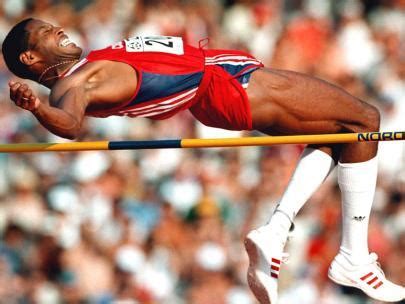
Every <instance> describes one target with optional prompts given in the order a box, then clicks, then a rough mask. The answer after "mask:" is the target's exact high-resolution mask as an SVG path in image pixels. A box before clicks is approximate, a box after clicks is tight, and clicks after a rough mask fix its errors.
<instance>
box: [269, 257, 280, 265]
mask: <svg viewBox="0 0 405 304" xmlns="http://www.w3.org/2000/svg"><path fill="white" fill-rule="evenodd" d="M271 261H272V262H273V263H276V264H281V261H280V260H277V259H275V258H272V259H271Z"/></svg>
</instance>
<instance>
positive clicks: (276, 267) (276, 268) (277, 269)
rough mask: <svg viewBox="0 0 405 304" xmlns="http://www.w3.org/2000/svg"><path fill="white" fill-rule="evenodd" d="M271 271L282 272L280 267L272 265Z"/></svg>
mask: <svg viewBox="0 0 405 304" xmlns="http://www.w3.org/2000/svg"><path fill="white" fill-rule="evenodd" d="M271 270H276V271H279V270H280V267H278V266H275V265H271Z"/></svg>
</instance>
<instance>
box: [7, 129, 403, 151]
mask: <svg viewBox="0 0 405 304" xmlns="http://www.w3.org/2000/svg"><path fill="white" fill-rule="evenodd" d="M397 140H405V131H395V132H366V133H346V134H315V135H292V136H262V137H260V136H258V137H242V138H215V139H214V138H209V139H203V138H198V139H165V140H136V141H94V142H69V143H19V144H0V153H19V152H49V151H59V152H62V151H65V152H67V151H89V150H138V149H168V148H212V147H240V146H269V145H284V144H334V143H353V142H371V141H397Z"/></svg>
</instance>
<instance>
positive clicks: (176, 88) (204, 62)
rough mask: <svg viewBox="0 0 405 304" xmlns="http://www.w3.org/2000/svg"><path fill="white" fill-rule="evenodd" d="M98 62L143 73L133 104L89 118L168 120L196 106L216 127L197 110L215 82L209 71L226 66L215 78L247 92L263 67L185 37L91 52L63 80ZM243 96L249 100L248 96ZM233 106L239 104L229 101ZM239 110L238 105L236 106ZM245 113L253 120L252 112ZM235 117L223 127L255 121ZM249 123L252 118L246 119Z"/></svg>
mask: <svg viewBox="0 0 405 304" xmlns="http://www.w3.org/2000/svg"><path fill="white" fill-rule="evenodd" d="M98 60H110V61H119V62H124V63H126V64H128V65H130V66H132V67H133V68H134V69H135V70H136V71H137V74H138V84H137V88H136V91H135V94H134V96H133V97H132V98H131V99H130V100H129V101H127V102H124V103H122V104H120V105H118V106H116V107H114V108H112V109H108V110H103V111H93V112H89V111H88V112H86V115H88V116H95V117H107V116H111V115H125V116H131V117H148V118H152V119H165V118H168V117H171V116H173V115H174V114H176V113H178V112H179V111H182V110H185V109H188V108H190V107H193V108H194V111H193V110H192V113H193V114H195V113H200V114H199V115H197V114H195V116H196V117H197V119H200V117H201V119H200V121H202V122H203V123H205V124H208V125H215V124H216V123H215V122H213V123H210V122H209V121H208V120H210V119H209V118H203V117H202V116H203V115H202V114H204V113H202V111H198V110H195V108H196V106H198V105H196V103H198V102H197V101H198V100H201V99H202V97H203V95H205V91H207V89H208V86H209V85H210V83H209V82H210V81H209V79H208V78H210V79H211V78H212V77H211V76H212V75H211V76H210V77H208V76H207V75H208V74H212V73H207V71H208V70H210V71H211V70H213V68H214V66H215V67H220V69H221V71H220V72H218V71H217V72H215V74H218V73H221V72H222V71H223V72H224V75H225V78H227V77H228V76H229V77H230V78H235V79H237V81H236V83H237V86H240V87H242V86H245V85H247V82H248V80H249V75H250V72H252V71H253V70H255V69H257V68H258V67H260V66H262V64H261V63H260V62H259V61H257V60H256V59H255V58H253V57H252V56H250V55H249V54H247V53H244V52H240V51H228V50H227V51H225V50H224V51H221V50H203V49H201V48H195V47H192V46H189V45H186V44H184V43H183V40H182V39H181V38H179V37H169V36H151V37H145V36H137V37H133V38H129V39H126V40H123V41H120V42H118V43H116V44H114V45H111V46H109V47H106V48H104V49H101V50H95V51H92V52H90V53H89V54H88V56H87V57H86V58H84V59H82V60H81V61H80V62H79V63H77V64H76V65H74V66H73V67H72V68H71V69H70V70H69V71H68V72H67V73H66V74H65V75H64V76H63V77H67V76H69V75H71V74H72V73H73V72H74V71H76V70H77V69H79V68H80V67H81V66H83V65H84V64H86V63H87V62H93V61H98ZM226 75H227V76H226ZM239 84H240V85H239ZM205 97H207V96H205ZM242 97H243V98H244V99H246V96H242ZM213 98H214V99H215V97H213ZM205 99H207V98H205ZM208 99H211V97H209V98H208ZM231 102H232V103H233V101H229V103H231ZM245 103H246V102H245ZM233 106H235V104H234V105H232V106H231V105H230V107H233ZM244 106H245V105H244ZM245 112H246V115H250V109H248V110H247V111H245ZM232 115H233V114H232ZM232 115H231V116H232ZM198 116H199V117H198ZM228 116H229V115H228ZM231 116H230V117H227V118H226V119H228V120H229V123H226V124H225V125H221V124H220V125H219V126H220V127H225V128H228V129H241V128H248V127H249V122H243V123H241V126H239V125H237V123H236V124H235V123H233V122H232V120H233V117H231ZM221 117H222V115H219V118H218V119H222V118H221ZM249 119H250V117H249V118H246V119H244V120H246V121H248V120H249ZM229 124H230V125H229ZM233 124H234V125H235V126H233ZM228 125H229V126H228ZM242 125H243V126H242ZM245 125H246V126H245Z"/></svg>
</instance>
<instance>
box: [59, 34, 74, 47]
mask: <svg viewBox="0 0 405 304" xmlns="http://www.w3.org/2000/svg"><path fill="white" fill-rule="evenodd" d="M69 45H73V46H74V45H75V43H74V42H73V41H71V40H70V39H69V37H67V36H65V37H64V38H62V39H61V40H59V46H60V47H68V46H69Z"/></svg>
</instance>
